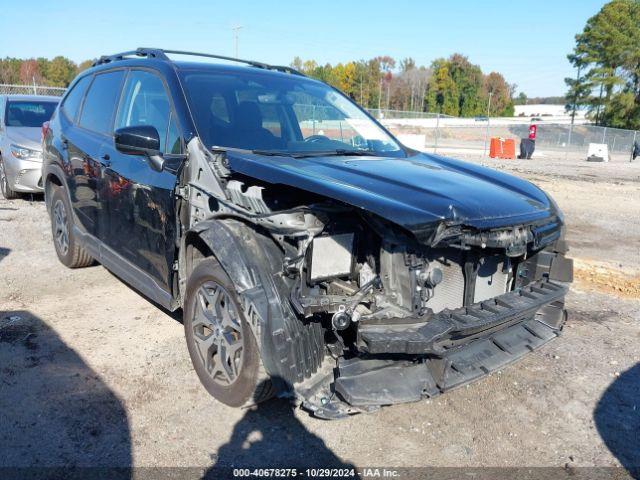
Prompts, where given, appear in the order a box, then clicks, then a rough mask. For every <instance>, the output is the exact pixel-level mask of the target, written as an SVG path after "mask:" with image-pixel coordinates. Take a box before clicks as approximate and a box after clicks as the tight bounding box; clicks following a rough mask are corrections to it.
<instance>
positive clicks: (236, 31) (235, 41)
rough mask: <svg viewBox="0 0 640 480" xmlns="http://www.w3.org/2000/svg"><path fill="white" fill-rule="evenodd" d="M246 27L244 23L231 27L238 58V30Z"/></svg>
mask: <svg viewBox="0 0 640 480" xmlns="http://www.w3.org/2000/svg"><path fill="white" fill-rule="evenodd" d="M242 28H244V27H243V26H242V25H236V26H235V27H231V30H233V41H234V45H235V52H236V58H238V32H239V31H240V30H241V29H242Z"/></svg>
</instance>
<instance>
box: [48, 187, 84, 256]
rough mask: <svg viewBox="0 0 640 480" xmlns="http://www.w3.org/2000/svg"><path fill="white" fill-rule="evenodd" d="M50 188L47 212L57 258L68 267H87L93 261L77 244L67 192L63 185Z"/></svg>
mask: <svg viewBox="0 0 640 480" xmlns="http://www.w3.org/2000/svg"><path fill="white" fill-rule="evenodd" d="M52 188H53V192H52V194H51V202H50V206H49V207H50V208H49V212H50V215H51V233H52V235H53V245H54V247H55V249H56V254H57V255H58V259H59V260H60V262H62V264H63V265H65V266H67V267H69V268H81V267H88V266H89V265H91V264H92V263H93V258H91V256H90V255H89V254H88V253H87V252H86V250H85V249H84V248H82V246H80V245H79V243H78V241H77V239H76V237H75V235H74V233H73V216H72V212H71V205H70V204H69V198H68V197H67V193H66V192H65V190H64V188H63V187H52Z"/></svg>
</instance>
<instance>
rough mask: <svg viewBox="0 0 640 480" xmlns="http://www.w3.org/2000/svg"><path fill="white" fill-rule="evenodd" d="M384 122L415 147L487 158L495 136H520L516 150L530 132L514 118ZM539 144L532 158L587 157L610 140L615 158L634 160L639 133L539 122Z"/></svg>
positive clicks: (390, 120) (610, 156) (577, 158)
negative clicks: (592, 146) (593, 148)
mask: <svg viewBox="0 0 640 480" xmlns="http://www.w3.org/2000/svg"><path fill="white" fill-rule="evenodd" d="M381 122H382V124H383V125H385V127H386V128H387V129H388V130H389V131H391V132H392V133H393V134H394V135H396V136H397V137H398V138H399V139H400V140H401V141H402V142H404V143H405V144H406V145H407V146H410V147H412V148H415V149H418V150H423V151H431V152H434V153H440V154H443V155H452V156H455V155H460V154H462V155H468V156H476V157H482V156H487V155H488V154H489V142H490V139H491V138H492V137H499V138H511V139H514V140H515V141H516V152H518V151H519V148H518V146H519V144H520V140H521V139H523V138H527V137H528V135H529V123H528V122H522V121H517V120H513V123H511V122H510V121H509V119H504V118H501V119H493V118H491V119H489V120H488V121H487V120H482V121H474V120H473V119H455V120H454V121H451V120H448V119H440V121H439V122H438V121H437V120H436V121H434V120H433V119H425V120H424V121H413V122H403V121H398V120H397V119H394V118H390V117H386V116H385V117H384V118H383V119H381ZM535 124H536V125H537V127H538V128H537V135H536V145H535V153H534V155H533V158H536V157H539V158H541V157H542V158H544V157H547V158H563V159H571V160H575V161H585V160H586V159H587V156H588V152H589V144H590V143H597V144H605V145H607V148H608V151H609V160H610V161H611V162H629V161H631V160H632V152H633V145H634V142H636V141H638V142H640V132H638V131H634V130H623V129H618V128H609V127H599V126H595V125H585V124H580V125H578V124H577V125H570V124H560V123H545V122H544V121H542V122H535Z"/></svg>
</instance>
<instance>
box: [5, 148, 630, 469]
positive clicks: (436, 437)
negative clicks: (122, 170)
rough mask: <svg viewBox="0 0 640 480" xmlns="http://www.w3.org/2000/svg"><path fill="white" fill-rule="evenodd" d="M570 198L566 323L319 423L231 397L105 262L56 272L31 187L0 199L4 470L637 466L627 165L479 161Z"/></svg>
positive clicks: (169, 318) (176, 329) (172, 325)
mask: <svg viewBox="0 0 640 480" xmlns="http://www.w3.org/2000/svg"><path fill="white" fill-rule="evenodd" d="M484 163H489V164H490V166H493V167H496V168H503V169H506V170H510V171H512V172H514V173H516V174H518V175H521V176H524V177H526V178H529V179H531V180H533V181H534V182H536V183H537V184H539V185H540V186H542V187H543V188H545V189H547V190H548V191H549V192H550V193H551V194H552V195H553V196H554V197H555V198H556V200H557V201H558V203H559V204H560V206H561V208H562V209H563V211H564V212H565V215H566V220H567V224H568V239H569V241H570V243H571V245H572V247H573V249H572V256H574V257H575V258H576V260H577V262H576V267H577V268H576V276H577V281H576V283H574V288H573V289H572V292H571V293H570V295H569V297H568V308H569V310H570V317H569V321H568V323H567V325H566V328H565V331H564V335H562V336H561V337H560V338H559V339H558V340H556V341H554V342H552V343H550V344H548V345H547V346H545V347H543V348H542V349H541V350H539V351H537V352H535V353H533V354H531V355H529V356H528V357H526V358H525V359H523V360H522V361H521V362H519V363H518V364H516V365H514V366H511V367H509V368H507V369H505V370H503V371H501V372H498V373H496V374H493V375H491V376H490V377H489V378H486V379H484V380H482V381H480V382H478V383H475V384H473V385H471V386H468V387H465V388H462V389H459V390H456V391H453V392H450V393H449V394H446V395H443V396H441V397H439V398H436V399H434V400H430V401H423V402H421V403H417V404H411V405H399V406H394V407H388V408H384V409H382V410H381V411H379V412H377V413H374V414H369V415H358V416H354V417H351V418H348V419H345V420H341V421H334V422H326V421H321V420H317V419H314V418H311V417H310V416H309V415H308V414H307V413H305V412H304V411H300V410H293V409H291V408H290V407H289V406H288V405H287V404H286V403H284V402H282V401H279V400H276V401H271V402H268V403H266V404H264V405H262V406H260V407H258V408H256V409H251V410H235V409H232V408H228V407H226V406H224V405H221V404H219V403H217V402H216V401H214V400H213V399H211V398H210V397H209V396H207V394H206V393H205V391H204V390H203V388H201V387H200V384H199V383H198V380H197V378H196V375H195V373H194V372H193V371H192V369H191V365H190V362H189V358H188V354H187V350H186V346H185V342H184V339H183V327H182V325H181V323H180V319H179V316H176V315H170V314H168V313H167V312H164V311H162V310H160V309H158V308H157V307H156V306H154V305H153V304H151V303H150V302H149V301H147V300H146V299H145V298H143V297H142V296H140V295H139V294H137V293H136V292H135V291H133V290H131V289H130V288H128V287H127V286H126V285H125V284H124V283H122V282H121V281H119V280H118V279H117V278H116V277H115V276H113V275H111V274H110V273H109V272H107V271H106V270H105V269H104V268H102V267H93V268H87V269H84V270H67V269H65V268H64V267H62V266H61V265H60V264H59V263H58V261H57V259H56V256H55V253H54V250H53V245H52V242H51V238H50V237H51V236H50V231H49V221H48V218H47V216H46V212H45V207H44V204H43V202H42V201H41V200H39V199H36V200H35V201H30V200H28V199H23V200H17V201H11V202H9V201H5V200H0V466H32V465H54V466H69V465H79V466H90V465H104V466H129V465H135V466H199V467H203V468H208V467H210V466H212V465H223V466H230V465H234V466H242V467H246V466H269V465H270V466H273V465H279V466H293V465H296V466H303V465H314V466H329V465H336V464H347V465H356V466H358V467H366V466H372V465H374V466H388V467H393V466H523V465H526V466H559V467H563V466H565V465H568V466H615V465H621V464H622V465H625V466H626V467H630V466H633V465H636V466H640V299H639V298H640V292H639V289H640V283H639V278H640V277H639V275H640V274H639V272H640V165H639V164H633V165H629V164H609V165H587V164H586V163H583V164H580V165H577V164H571V165H570V164H563V163H562V162H551V161H550V160H545V161H544V162H542V161H540V162H536V161H529V162H527V161H515V162H494V161H492V162H484Z"/></svg>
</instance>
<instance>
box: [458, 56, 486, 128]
mask: <svg viewBox="0 0 640 480" xmlns="http://www.w3.org/2000/svg"><path fill="white" fill-rule="evenodd" d="M449 70H450V72H451V78H452V79H453V81H454V82H455V84H456V87H457V90H458V111H459V115H460V116H461V117H473V116H475V115H479V114H481V113H482V111H483V108H484V102H483V101H482V100H483V98H482V97H483V96H482V84H483V76H482V70H481V69H480V67H479V66H478V65H473V64H471V62H469V59H468V58H467V57H465V56H464V55H460V54H459V53H454V54H453V55H451V57H449Z"/></svg>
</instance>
